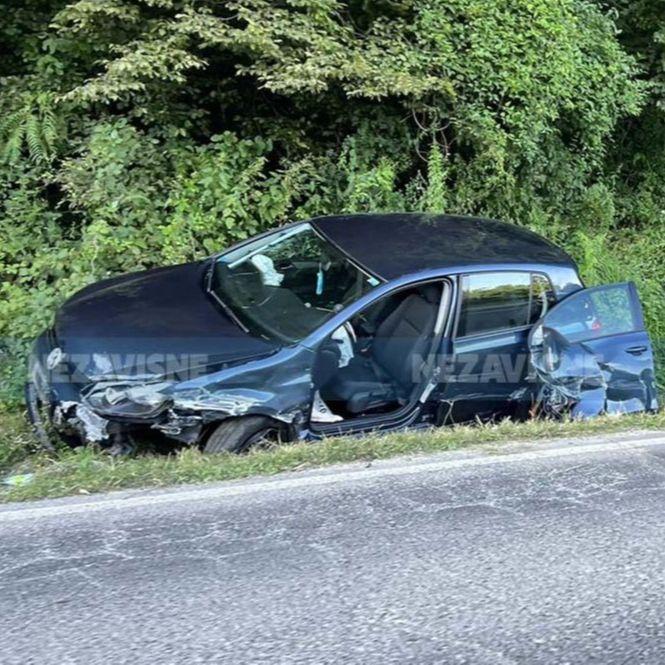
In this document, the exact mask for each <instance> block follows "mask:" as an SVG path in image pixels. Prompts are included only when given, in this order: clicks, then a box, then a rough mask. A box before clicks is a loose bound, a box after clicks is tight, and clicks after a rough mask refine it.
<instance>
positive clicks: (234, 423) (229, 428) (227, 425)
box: [203, 416, 281, 453]
mask: <svg viewBox="0 0 665 665" xmlns="http://www.w3.org/2000/svg"><path fill="white" fill-rule="evenodd" d="M264 441H268V442H271V441H274V442H276V443H279V442H280V441H281V428H280V427H279V426H278V425H277V424H276V423H275V421H274V420H271V419H270V418H266V417H264V416H244V417H242V418H229V419H228V420H224V421H222V422H221V423H220V424H219V425H217V427H215V429H214V430H213V431H212V432H211V433H210V436H209V437H208V439H207V440H206V442H205V446H204V447H203V452H204V453H243V452H246V451H248V450H249V449H250V448H253V447H254V446H257V445H259V444H261V443H263V442H264Z"/></svg>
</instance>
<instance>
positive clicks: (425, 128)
mask: <svg viewBox="0 0 665 665" xmlns="http://www.w3.org/2000/svg"><path fill="white" fill-rule="evenodd" d="M3 8H4V15H3V21H2V24H1V25H0V52H1V54H2V57H1V58H0V234H1V236H2V238H3V243H2V245H0V339H1V340H2V342H1V343H0V344H1V347H0V349H1V350H0V353H4V358H5V362H3V363H2V364H1V369H0V374H1V376H0V401H4V402H6V403H9V402H16V401H17V400H19V399H20V392H19V385H20V383H21V381H22V379H23V369H22V360H21V359H22V354H23V353H24V350H25V348H26V345H27V343H28V341H29V340H30V339H31V338H32V337H33V336H34V335H36V334H37V333H38V332H39V331H40V330H41V329H42V328H43V327H44V326H45V325H47V324H48V322H49V319H50V317H51V315H52V312H53V311H54V309H55V308H56V306H57V305H58V304H59V303H61V302H62V301H63V299H65V298H66V297H67V296H69V295H71V294H72V293H73V292H74V291H76V290H77V289H79V288H81V287H82V286H84V285H85V284H87V283H89V282H92V281H94V280H97V279H100V278H102V277H106V276H108V275H112V274H117V273H120V272H126V271H132V270H140V269H142V268H147V267H150V266H154V265H158V264H164V263H173V262H179V261H185V260H189V259H192V258H194V257H201V256H204V255H206V254H209V253H211V252H213V251H216V250H219V249H221V248H223V247H225V246H228V245H229V244H230V243H232V242H234V241H236V240H238V239H240V238H243V237H246V236H247V235H250V234H253V233H255V232H257V231H260V230H262V229H265V228H267V227H271V226H275V225H278V224H281V223H283V222H285V221H288V220H292V219H297V218H305V217H309V216H313V215H317V214H326V213H331V212H348V211H365V210H373V211H377V210H378V211H381V210H428V211H445V212H450V213H469V214H481V215H487V216H492V217H497V218H501V219H504V220H507V221H510V222H513V223H516V224H522V225H525V226H528V227H530V228H532V229H533V230H535V231H537V232H539V233H542V234H545V235H547V236H548V237H550V238H551V239H553V240H554V241H555V242H557V243H559V244H563V245H565V246H566V247H567V248H568V249H569V251H570V252H571V253H572V254H573V255H574V256H575V258H576V259H577V260H578V261H579V263H580V266H581V269H582V273H583V275H584V277H585V279H586V280H587V281H589V282H590V283H594V282H598V281H607V280H620V279H634V280H635V281H636V282H637V283H638V286H639V289H640V293H641V297H642V299H643V302H644V305H645V311H646V318H647V321H648V325H649V328H650V331H651V333H652V336H653V338H654V339H655V340H656V342H657V344H660V347H661V348H662V347H663V345H662V340H664V339H665V334H664V333H665V330H664V328H665V298H663V285H664V278H663V275H664V274H665V271H664V270H663V268H664V265H663V263H664V262H663V257H664V256H665V184H664V183H665V50H664V49H665V47H664V46H663V44H664V43H665V38H664V37H663V34H664V31H665V19H664V18H663V17H664V16H665V12H663V3H662V0H640V1H639V2H632V1H631V2H628V0H611V1H605V0H597V1H596V2H592V1H590V0H561V1H560V2H549V1H548V0H513V1H511V2H507V1H506V0H379V1H377V2H371V3H369V2H361V1H360V0H347V1H342V0H280V1H279V2H269V1H268V0H231V1H225V2H215V1H213V0H196V1H195V0H96V1H95V2H91V1H90V0H78V1H67V0H8V1H7V2H6V3H4V7H3ZM663 351H664V352H665V349H664V350H663ZM663 365H664V363H662V362H661V367H662V366H663Z"/></svg>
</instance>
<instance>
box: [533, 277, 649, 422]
mask: <svg viewBox="0 0 665 665" xmlns="http://www.w3.org/2000/svg"><path fill="white" fill-rule="evenodd" d="M529 351H530V354H531V365H532V368H533V370H534V374H535V377H534V378H535V379H536V381H537V382H538V384H539V386H538V399H537V402H538V406H539V407H540V408H541V409H542V410H543V411H544V412H545V413H548V414H560V413H564V412H569V413H571V414H572V415H573V416H577V417H591V416H595V415H599V414H601V413H631V412H636V411H647V410H653V409H656V408H657V394H656V386H655V374H654V362H653V350H652V346H651V340H650V339H649V335H648V334H647V332H646V330H645V329H644V319H643V317H642V308H641V306H640V302H639V298H638V296H637V290H636V288H635V285H634V284H633V283H632V282H627V283H623V284H611V285H606V286H598V287H595V288H590V289H582V290H580V291H577V292H576V293H574V294H573V295H571V296H569V297H568V298H566V299H565V300H563V301H562V302H560V303H559V304H558V305H556V306H555V307H554V308H553V309H551V310H550V311H549V312H548V313H547V314H546V315H545V316H544V317H543V318H542V319H541V320H540V321H538V323H536V325H535V326H534V328H533V330H532V332H531V335H530V337H529Z"/></svg>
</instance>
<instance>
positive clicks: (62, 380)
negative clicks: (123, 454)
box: [26, 331, 312, 450]
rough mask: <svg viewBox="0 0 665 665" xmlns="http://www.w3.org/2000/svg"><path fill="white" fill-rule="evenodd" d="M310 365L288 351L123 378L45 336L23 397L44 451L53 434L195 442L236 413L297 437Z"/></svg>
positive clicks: (115, 442)
mask: <svg viewBox="0 0 665 665" xmlns="http://www.w3.org/2000/svg"><path fill="white" fill-rule="evenodd" d="M101 359H105V361H106V362H105V361H104V360H101ZM153 364H154V360H153ZM100 365H102V367H100ZM310 368H311V351H310V350H308V349H305V348H303V347H299V346H293V347H285V348H283V349H281V350H278V351H276V352H274V353H272V354H270V355H267V356H263V357H259V358H254V359H251V360H243V361H238V362H235V363H233V362H226V363H224V364H223V365H222V366H221V367H219V366H215V365H212V366H208V367H206V366H204V367H199V368H198V369H197V371H196V372H195V373H191V372H190V374H189V375H187V374H185V375H184V376H183V372H182V371H181V372H179V373H176V374H171V375H169V374H168V373H161V374H160V373H155V374H152V375H151V374H146V373H143V374H137V373H136V372H134V373H133V374H126V375H124V376H123V375H121V374H120V373H118V372H117V371H114V370H113V368H112V366H110V365H109V363H108V358H107V357H106V356H104V355H103V354H99V353H95V354H92V355H91V361H90V362H89V363H87V364H86V363H85V362H82V360H81V358H77V359H74V358H70V357H68V355H67V354H66V353H65V352H64V351H62V350H61V349H60V347H58V346H55V345H54V334H53V331H47V332H46V333H44V334H43V335H42V336H40V337H39V338H38V339H37V341H36V343H35V345H34V348H33V352H32V354H31V356H30V361H29V377H28V382H27V384H26V400H27V404H28V413H29V417H30V419H31V421H32V422H33V424H34V426H35V429H36V431H37V434H38V436H39V439H40V441H41V443H42V444H43V445H44V447H46V448H49V449H50V448H52V443H51V440H52V437H51V436H50V435H51V433H52V432H53V430H55V432H57V433H58V434H59V435H60V436H61V438H63V439H65V440H66V441H70V442H72V441H74V442H76V441H79V442H81V443H96V444H100V445H102V446H103V447H110V446H119V447H121V448H122V449H125V450H126V449H127V448H128V447H131V446H132V442H133V441H134V440H138V439H140V435H141V433H144V434H145V433H146V432H152V433H155V432H158V433H161V434H162V435H164V436H166V437H167V438H169V439H172V440H174V441H177V442H181V443H185V444H195V443H197V442H199V441H200V440H201V438H202V436H203V434H204V432H205V430H206V427H207V426H209V425H210V424H212V423H219V422H221V421H223V420H224V419H226V418H232V417H238V416H244V415H261V416H267V417H270V418H272V419H274V420H275V421H276V422H279V423H281V424H283V426H284V428H285V429H286V430H288V436H289V437H290V438H293V437H296V438H297V437H298V436H299V432H300V429H301V426H302V425H303V423H304V422H305V414H306V411H307V408H308V405H309V400H310V395H311V390H312V386H311V376H310ZM100 370H106V371H105V372H100ZM192 374H195V376H192ZM256 386H261V389H257V388H256Z"/></svg>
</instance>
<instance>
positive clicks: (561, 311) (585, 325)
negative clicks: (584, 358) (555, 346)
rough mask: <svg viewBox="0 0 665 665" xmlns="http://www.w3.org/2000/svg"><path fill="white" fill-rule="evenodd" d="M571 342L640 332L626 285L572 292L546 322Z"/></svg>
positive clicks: (640, 325)
mask: <svg viewBox="0 0 665 665" xmlns="http://www.w3.org/2000/svg"><path fill="white" fill-rule="evenodd" d="M545 325H546V326H547V327H548V328H554V329H555V330H557V331H558V332H559V333H561V334H562V335H564V337H566V339H568V340H569V341H571V342H577V341H584V340H590V339H595V338H598V337H606V336H608V335H621V334H624V333H630V332H634V331H636V330H640V329H641V327H642V322H641V320H640V318H639V315H638V313H637V312H636V311H635V308H634V307H633V300H632V296H631V291H630V287H629V285H628V284H615V285H611V286H604V287H602V288H598V289H589V290H588V291H587V290H584V291H580V292H579V293H574V294H573V295H571V296H569V297H568V298H566V299H565V300H564V301H563V302H562V303H561V304H560V305H558V306H557V308H556V309H555V310H554V311H552V312H551V313H550V314H549V316H548V317H547V319H546V321H545Z"/></svg>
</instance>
